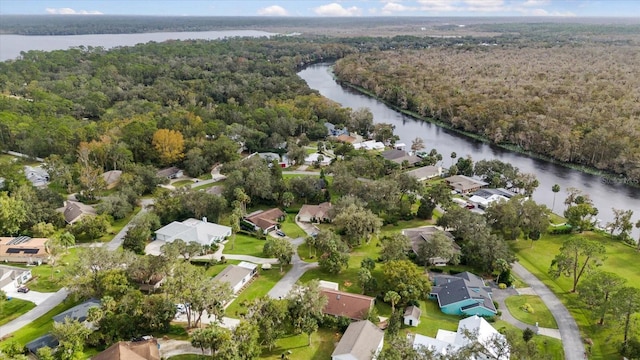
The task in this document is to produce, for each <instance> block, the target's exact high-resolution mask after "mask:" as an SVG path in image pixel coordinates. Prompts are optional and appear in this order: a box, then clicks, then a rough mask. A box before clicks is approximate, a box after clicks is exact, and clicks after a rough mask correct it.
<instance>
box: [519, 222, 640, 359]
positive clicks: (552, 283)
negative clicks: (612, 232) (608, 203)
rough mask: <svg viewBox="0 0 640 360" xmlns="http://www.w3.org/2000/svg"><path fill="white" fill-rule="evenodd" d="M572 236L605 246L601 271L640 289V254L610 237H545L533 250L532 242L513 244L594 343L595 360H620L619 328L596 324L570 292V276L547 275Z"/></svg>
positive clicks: (592, 352)
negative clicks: (591, 240) (552, 262)
mask: <svg viewBox="0 0 640 360" xmlns="http://www.w3.org/2000/svg"><path fill="white" fill-rule="evenodd" d="M571 236H581V237H584V238H590V239H593V240H596V241H599V242H601V243H603V244H605V246H606V249H607V259H606V260H605V262H604V265H603V266H601V267H600V268H601V269H602V270H605V271H611V272H614V273H617V274H618V275H620V276H622V277H624V278H626V279H627V281H628V284H629V285H631V286H636V287H637V286H640V272H638V270H637V266H636V264H637V261H638V259H639V256H640V255H638V253H637V252H636V251H635V250H634V249H633V248H631V247H629V246H627V245H624V244H622V243H619V242H614V241H612V240H611V239H610V238H609V237H608V236H607V235H606V234H598V233H593V232H585V233H583V234H579V235H555V236H550V235H547V236H544V237H543V238H542V239H540V240H538V241H535V242H534V244H533V247H530V243H529V242H524V241H515V242H512V243H511V247H512V249H513V250H514V251H515V252H516V254H517V255H518V258H519V262H520V263H521V264H522V265H523V266H524V267H526V268H527V269H528V270H529V271H530V272H531V273H533V274H534V275H535V276H536V277H538V279H540V280H541V281H542V282H544V283H545V284H546V285H547V286H548V287H549V288H550V289H551V290H552V291H553V292H554V293H555V294H556V295H557V296H558V298H559V299H560V300H561V301H562V302H563V303H564V305H565V306H566V307H567V309H568V310H569V312H571V315H572V316H573V318H574V319H575V320H576V322H577V323H578V327H579V328H580V331H581V332H582V333H583V335H584V336H585V337H587V338H590V339H592V340H593V342H594V345H593V346H592V347H591V356H590V358H591V359H612V358H616V357H619V354H618V352H617V346H618V345H619V344H620V342H621V341H622V340H621V339H622V335H621V331H620V329H619V327H617V326H615V325H612V324H609V325H608V326H607V325H605V326H604V327H600V326H598V325H596V320H595V319H594V318H593V317H592V316H591V312H590V311H589V310H588V309H586V308H585V306H584V304H583V303H582V301H581V300H580V296H579V294H576V293H570V292H569V291H570V290H571V288H572V284H571V280H570V279H569V278H567V277H560V278H558V279H551V278H550V277H549V275H548V273H547V271H548V269H549V265H550V264H551V260H552V259H553V258H554V256H555V255H556V254H558V252H559V249H560V246H562V242H563V241H565V240H566V239H568V238H569V237H571Z"/></svg>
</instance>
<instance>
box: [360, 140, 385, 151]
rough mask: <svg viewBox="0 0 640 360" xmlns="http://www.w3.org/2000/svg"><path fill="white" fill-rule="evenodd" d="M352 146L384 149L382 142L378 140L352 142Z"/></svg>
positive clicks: (365, 148)
mask: <svg viewBox="0 0 640 360" xmlns="http://www.w3.org/2000/svg"><path fill="white" fill-rule="evenodd" d="M353 148H354V149H356V150H359V149H364V150H384V144H383V143H381V142H380V141H375V140H367V141H362V142H357V143H355V144H353Z"/></svg>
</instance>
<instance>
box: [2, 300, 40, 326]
mask: <svg viewBox="0 0 640 360" xmlns="http://www.w3.org/2000/svg"><path fill="white" fill-rule="evenodd" d="M34 307H36V304H34V303H32V302H31V301H27V300H21V299H16V298H12V299H11V300H8V301H5V302H3V303H2V306H0V325H4V324H6V323H8V322H9V321H11V320H13V319H15V318H17V317H18V316H20V315H22V314H24V313H26V312H27V311H29V310H31V309H33V308H34Z"/></svg>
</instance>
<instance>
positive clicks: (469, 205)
mask: <svg viewBox="0 0 640 360" xmlns="http://www.w3.org/2000/svg"><path fill="white" fill-rule="evenodd" d="M464 207H466V208H467V209H475V208H476V206H475V205H473V204H467V205H465V206H464Z"/></svg>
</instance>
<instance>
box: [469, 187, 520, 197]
mask: <svg viewBox="0 0 640 360" xmlns="http://www.w3.org/2000/svg"><path fill="white" fill-rule="evenodd" d="M473 195H475V196H480V197H482V198H485V199H488V198H489V197H491V195H501V196H504V197H506V198H507V199H511V198H512V197H514V196H516V195H517V194H516V193H514V192H513V191H509V190H507V189H503V188H498V189H480V190H478V191H476V192H475V193H473Z"/></svg>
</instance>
